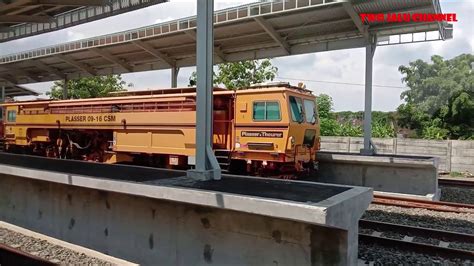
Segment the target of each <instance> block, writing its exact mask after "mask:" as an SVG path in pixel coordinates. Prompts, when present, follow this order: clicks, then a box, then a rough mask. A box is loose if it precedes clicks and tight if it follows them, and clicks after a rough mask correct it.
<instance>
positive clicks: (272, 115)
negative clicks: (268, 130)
mask: <svg viewBox="0 0 474 266" xmlns="http://www.w3.org/2000/svg"><path fill="white" fill-rule="evenodd" d="M253 120H255V121H279V120H281V114H280V104H279V103H278V102H254V103H253Z"/></svg>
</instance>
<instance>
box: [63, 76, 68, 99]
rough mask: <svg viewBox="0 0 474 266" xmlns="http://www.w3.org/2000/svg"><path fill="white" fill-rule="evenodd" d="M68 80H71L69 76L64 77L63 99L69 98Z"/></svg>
mask: <svg viewBox="0 0 474 266" xmlns="http://www.w3.org/2000/svg"><path fill="white" fill-rule="evenodd" d="M68 81H69V80H68V79H67V78H65V79H64V85H63V100H67V99H68V93H67V92H68V91H67V90H68V87H67V83H68Z"/></svg>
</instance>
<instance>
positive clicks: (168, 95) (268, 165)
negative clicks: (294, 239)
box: [1, 84, 319, 175]
mask: <svg viewBox="0 0 474 266" xmlns="http://www.w3.org/2000/svg"><path fill="white" fill-rule="evenodd" d="M114 96H115V97H106V98H96V99H80V100H59V101H55V100H47V101H25V102H12V103H5V104H2V105H1V106H2V107H3V109H4V124H5V125H4V133H3V136H4V141H5V145H6V149H7V150H8V151H12V152H15V151H22V152H24V151H27V152H30V153H33V154H37V155H42V156H48V157H59V158H68V159H79V160H88V161H97V162H107V163H128V162H135V163H139V164H147V165H153V166H161V167H172V168H189V167H192V165H193V164H194V155H195V138H196V134H195V133H196V132H195V128H196V120H195V117H196V92H195V88H183V89H167V90H155V91H142V92H128V93H117V94H116V95H114ZM315 99H316V97H315V96H314V95H312V93H311V92H310V91H308V90H306V89H301V88H299V87H293V86H289V85H288V84H283V85H282V84H280V85H278V84H277V85H262V86H254V87H250V88H246V89H242V90H237V91H229V90H222V89H218V88H216V89H215V90H214V115H213V121H214V123H213V148H214V150H215V153H216V157H217V158H218V160H219V162H220V164H221V167H222V168H226V169H229V170H231V171H233V172H245V173H256V174H262V175H264V174H265V173H267V172H268V173H270V172H282V173H286V172H301V171H305V170H308V169H309V168H311V167H313V165H314V162H315V161H316V151H317V150H318V149H319V121H318V118H317V112H316V106H315Z"/></svg>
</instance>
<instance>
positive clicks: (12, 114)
mask: <svg viewBox="0 0 474 266" xmlns="http://www.w3.org/2000/svg"><path fill="white" fill-rule="evenodd" d="M7 121H8V122H16V111H8V113H7Z"/></svg>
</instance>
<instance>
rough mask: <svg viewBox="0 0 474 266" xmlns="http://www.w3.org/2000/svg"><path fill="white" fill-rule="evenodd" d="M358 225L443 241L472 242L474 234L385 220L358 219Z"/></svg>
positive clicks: (473, 241) (473, 242)
mask: <svg viewBox="0 0 474 266" xmlns="http://www.w3.org/2000/svg"><path fill="white" fill-rule="evenodd" d="M359 227H361V228H364V229H372V230H375V231H378V232H380V231H390V232H395V233H399V234H401V235H406V236H410V237H414V236H417V237H429V238H434V239H439V240H442V241H444V242H463V243H471V244H474V235H473V234H465V233H459V232H453V231H445V230H439V229H432V228H426V227H418V226H410V225H403V224H394V223H387V222H379V221H372V220H365V219H360V220H359Z"/></svg>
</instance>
